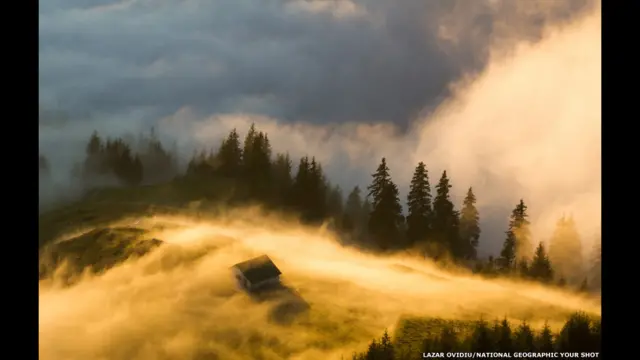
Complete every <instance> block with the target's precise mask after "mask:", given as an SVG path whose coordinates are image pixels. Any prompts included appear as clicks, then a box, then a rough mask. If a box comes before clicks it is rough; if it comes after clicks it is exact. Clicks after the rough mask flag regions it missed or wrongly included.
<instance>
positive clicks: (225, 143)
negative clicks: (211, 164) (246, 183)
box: [217, 129, 242, 178]
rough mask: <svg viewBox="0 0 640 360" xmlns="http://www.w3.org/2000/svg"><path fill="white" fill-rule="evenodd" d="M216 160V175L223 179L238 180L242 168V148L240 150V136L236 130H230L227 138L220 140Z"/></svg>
mask: <svg viewBox="0 0 640 360" xmlns="http://www.w3.org/2000/svg"><path fill="white" fill-rule="evenodd" d="M217 160H218V169H217V173H218V174H220V175H221V176H223V177H230V178H238V176H239V175H240V172H241V168H242V148H240V135H238V132H237V131H236V129H233V130H231V132H229V135H227V138H226V139H224V140H222V144H220V149H219V150H218V156H217Z"/></svg>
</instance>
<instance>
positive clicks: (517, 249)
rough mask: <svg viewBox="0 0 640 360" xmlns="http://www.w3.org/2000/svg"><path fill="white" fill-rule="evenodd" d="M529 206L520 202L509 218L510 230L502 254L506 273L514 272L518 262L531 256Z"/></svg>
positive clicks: (501, 261)
mask: <svg viewBox="0 0 640 360" xmlns="http://www.w3.org/2000/svg"><path fill="white" fill-rule="evenodd" d="M528 217H529V215H528V214H527V206H526V205H525V204H524V201H523V200H520V202H519V203H518V205H516V207H515V209H513V211H512V212H511V216H510V218H509V229H508V230H507V231H506V235H507V237H506V239H505V240H504V243H503V245H502V251H501V252H500V264H501V268H502V270H503V271H504V272H513V271H514V270H515V266H516V262H517V261H516V260H518V259H523V258H524V259H526V258H529V257H530V256H531V250H530V248H531V230H530V229H529V226H530V224H529V220H528V219H527V218H528Z"/></svg>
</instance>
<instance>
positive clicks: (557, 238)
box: [549, 216, 584, 284]
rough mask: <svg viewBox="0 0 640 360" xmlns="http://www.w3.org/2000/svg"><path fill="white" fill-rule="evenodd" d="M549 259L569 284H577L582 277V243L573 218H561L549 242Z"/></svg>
mask: <svg viewBox="0 0 640 360" xmlns="http://www.w3.org/2000/svg"><path fill="white" fill-rule="evenodd" d="M549 259H550V260H551V262H552V263H553V266H554V267H555V268H556V269H557V270H558V272H560V273H562V274H563V275H564V276H565V277H566V278H567V280H568V281H569V282H570V283H574V284H576V283H578V282H579V281H580V279H581V278H582V277H583V275H584V262H583V258H582V241H581V240H580V235H579V234H578V230H577V228H576V224H575V221H574V219H573V217H571V216H569V217H565V216H562V217H561V218H560V219H559V220H558V222H557V223H556V228H555V230H554V232H553V235H552V237H551V240H550V241H549Z"/></svg>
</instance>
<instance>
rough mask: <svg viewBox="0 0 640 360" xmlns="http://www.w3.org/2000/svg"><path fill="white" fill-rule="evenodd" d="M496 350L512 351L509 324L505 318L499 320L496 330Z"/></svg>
mask: <svg viewBox="0 0 640 360" xmlns="http://www.w3.org/2000/svg"><path fill="white" fill-rule="evenodd" d="M496 350H498V351H500V352H512V351H513V350H514V349H513V340H512V339H511V324H509V321H507V319H504V320H502V321H501V322H500V325H499V326H498V327H497V331H496Z"/></svg>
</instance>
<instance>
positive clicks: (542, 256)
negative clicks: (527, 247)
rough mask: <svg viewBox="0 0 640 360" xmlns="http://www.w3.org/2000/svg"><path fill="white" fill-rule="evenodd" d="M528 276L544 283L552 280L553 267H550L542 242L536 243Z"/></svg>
mask: <svg viewBox="0 0 640 360" xmlns="http://www.w3.org/2000/svg"><path fill="white" fill-rule="evenodd" d="M529 276H530V277H531V278H532V279H536V280H539V281H542V282H545V283H548V282H551V280H553V268H552V267H551V262H550V261H549V257H548V256H547V253H546V250H545V248H544V244H542V242H541V243H539V244H538V247H537V248H536V252H535V254H534V255H533V260H532V261H531V267H530V268H529Z"/></svg>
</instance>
